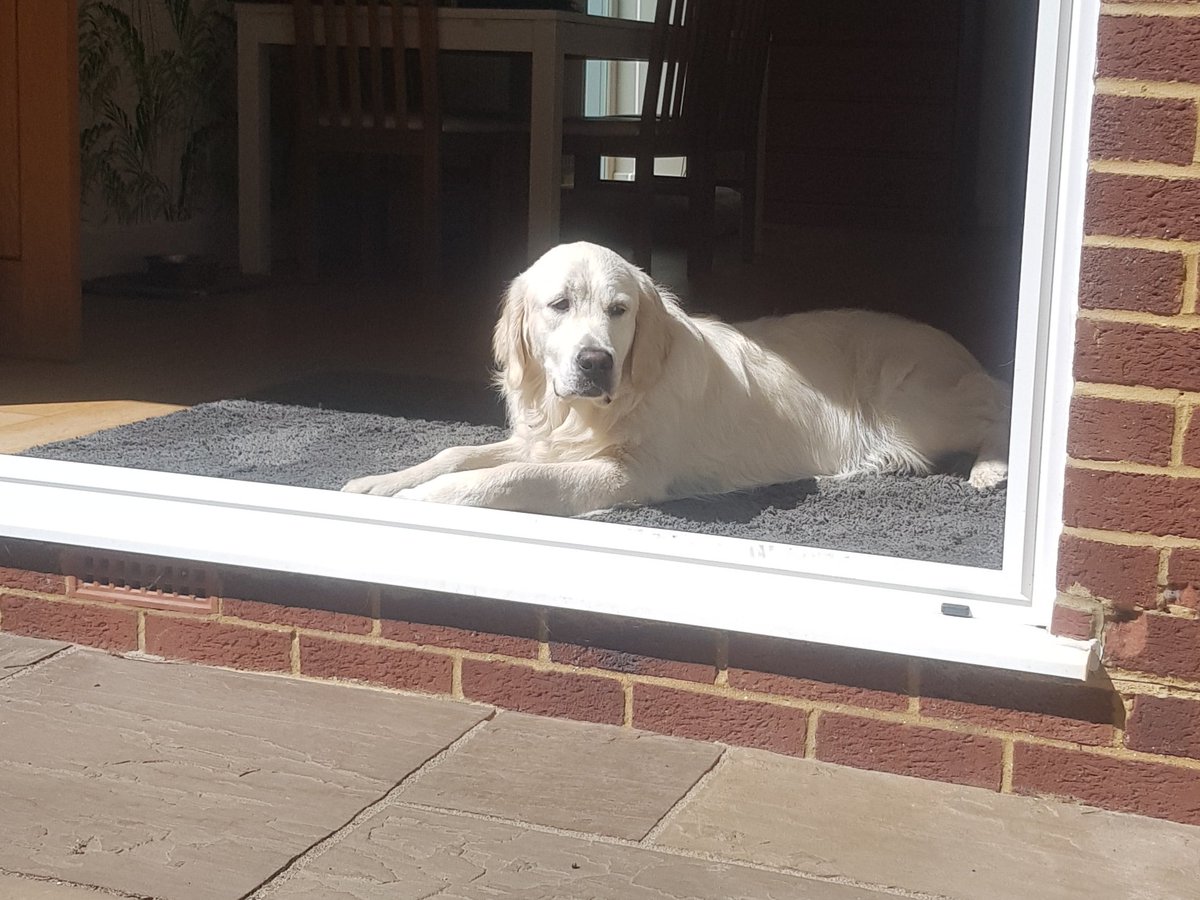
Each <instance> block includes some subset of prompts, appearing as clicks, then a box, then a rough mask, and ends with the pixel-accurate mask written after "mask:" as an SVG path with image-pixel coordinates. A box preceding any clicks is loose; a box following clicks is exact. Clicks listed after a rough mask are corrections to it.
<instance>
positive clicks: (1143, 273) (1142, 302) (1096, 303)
mask: <svg viewBox="0 0 1200 900" xmlns="http://www.w3.org/2000/svg"><path fill="white" fill-rule="evenodd" d="M1184 277H1185V271H1184V263H1183V254H1181V253H1161V252H1159V251H1157V250H1128V249H1121V248H1114V247H1084V249H1083V256H1082V257H1081V261H1080V272H1079V305H1080V306H1082V307H1083V308H1084V309H1127V310H1132V311H1134V312H1148V313H1156V314H1158V315H1163V316H1170V315H1174V314H1175V313H1177V312H1179V310H1180V308H1181V307H1182V305H1183V282H1184Z"/></svg>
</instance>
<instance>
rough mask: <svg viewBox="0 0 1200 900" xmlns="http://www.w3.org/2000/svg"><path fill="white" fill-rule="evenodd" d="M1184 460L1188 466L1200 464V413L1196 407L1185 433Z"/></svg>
mask: <svg viewBox="0 0 1200 900" xmlns="http://www.w3.org/2000/svg"><path fill="white" fill-rule="evenodd" d="M1182 462H1183V464H1184V465H1186V466H1200V415H1198V414H1197V413H1196V410H1195V409H1194V408H1193V410H1192V417H1191V418H1190V419H1189V420H1188V424H1187V430H1186V431H1185V432H1184V433H1183V454H1182Z"/></svg>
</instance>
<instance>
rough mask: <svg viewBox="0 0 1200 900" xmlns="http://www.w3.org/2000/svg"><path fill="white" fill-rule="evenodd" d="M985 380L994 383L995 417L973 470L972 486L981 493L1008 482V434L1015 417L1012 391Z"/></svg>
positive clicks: (1007, 387)
mask: <svg viewBox="0 0 1200 900" xmlns="http://www.w3.org/2000/svg"><path fill="white" fill-rule="evenodd" d="M984 377H986V378H988V380H989V381H990V382H991V383H992V393H993V395H994V397H995V401H994V405H995V413H994V415H993V416H992V417H991V422H990V423H989V425H988V426H987V430H986V431H985V432H984V435H983V440H982V441H981V442H980V445H979V452H978V453H977V454H976V456H975V464H974V465H973V466H971V479H970V480H971V485H972V486H973V487H975V488H978V489H979V490H981V491H982V490H986V489H987V488H992V487H995V486H996V485H998V484H1001V483H1002V482H1004V481H1005V480H1007V479H1008V432H1009V419H1010V418H1011V415H1012V412H1011V409H1012V389H1011V388H1010V387H1009V386H1008V385H1007V384H1005V383H1004V382H1002V381H998V380H997V379H995V378H991V377H990V376H984Z"/></svg>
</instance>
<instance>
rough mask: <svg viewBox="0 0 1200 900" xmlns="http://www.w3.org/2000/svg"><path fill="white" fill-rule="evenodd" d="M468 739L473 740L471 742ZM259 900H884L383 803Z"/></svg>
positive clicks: (652, 852) (843, 888)
mask: <svg viewBox="0 0 1200 900" xmlns="http://www.w3.org/2000/svg"><path fill="white" fill-rule="evenodd" d="M472 740H474V738H472ZM261 896H262V898H263V900H267V898H269V900H419V898H427V897H433V896H437V897H438V898H439V900H494V898H497V897H509V898H520V900H567V898H570V900H584V898H586V900H705V898H712V900H743V898H744V900H883V898H884V897H886V896H887V895H881V894H878V893H875V892H873V891H869V890H864V889H861V888H857V887H852V886H849V885H842V884H829V883H824V882H817V881H811V880H806V879H802V878H799V877H795V876H789V875H785V874H781V873H777V872H766V871H761V870H757V869H751V868H747V867H742V866H730V865H725V864H721V863H713V862H707V861H704V860H698V859H689V858H687V857H681V856H676V855H669V854H666V853H661V852H657V851H655V850H647V849H643V848H641V847H632V846H628V845H620V844H615V843H611V842H603V841H599V840H587V839H583V838H580V837H578V836H568V835H562V834H554V833H549V832H546V831H539V830H533V829H528V828H522V827H520V826H518V825H513V824H509V823H505V822H495V821H485V820H482V819H477V818H472V817H466V816H461V815H453V814H450V813H442V812H433V811H428V810H416V809H412V808H406V807H404V806H403V805H400V806H391V807H385V808H384V809H383V810H382V811H381V812H379V813H378V814H376V815H375V816H374V817H372V818H369V819H367V820H366V821H364V822H362V823H360V824H359V825H358V826H357V827H356V828H355V829H354V830H353V832H351V833H350V834H348V835H347V836H346V837H345V838H344V839H343V840H342V841H341V842H340V843H338V844H336V845H334V846H332V847H331V848H329V849H328V850H326V851H325V852H324V853H323V854H321V855H319V856H316V857H315V858H313V859H311V860H308V861H307V862H306V863H305V865H304V866H303V867H302V868H300V869H297V870H296V871H295V872H294V873H292V874H291V875H290V876H289V877H288V878H287V879H285V880H281V881H280V882H278V883H276V884H274V885H272V886H271V887H270V888H269V889H267V890H266V891H264V892H263V894H262V895H261ZM256 900H257V898H256Z"/></svg>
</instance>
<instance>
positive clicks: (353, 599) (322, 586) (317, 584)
mask: <svg viewBox="0 0 1200 900" xmlns="http://www.w3.org/2000/svg"><path fill="white" fill-rule="evenodd" d="M220 580H221V596H222V597H224V598H226V599H229V600H250V601H258V602H260V603H265V604H270V605H272V606H288V607H293V608H303V609H313V610H324V611H327V612H339V613H345V614H346V615H351V616H366V617H369V616H370V615H371V604H370V595H369V593H368V588H367V585H366V584H364V583H362V582H361V581H347V580H345V579H342V578H324V577H321V576H317V575H300V574H295V573H292V572H274V571H269V570H264V569H222V570H221V571H220Z"/></svg>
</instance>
